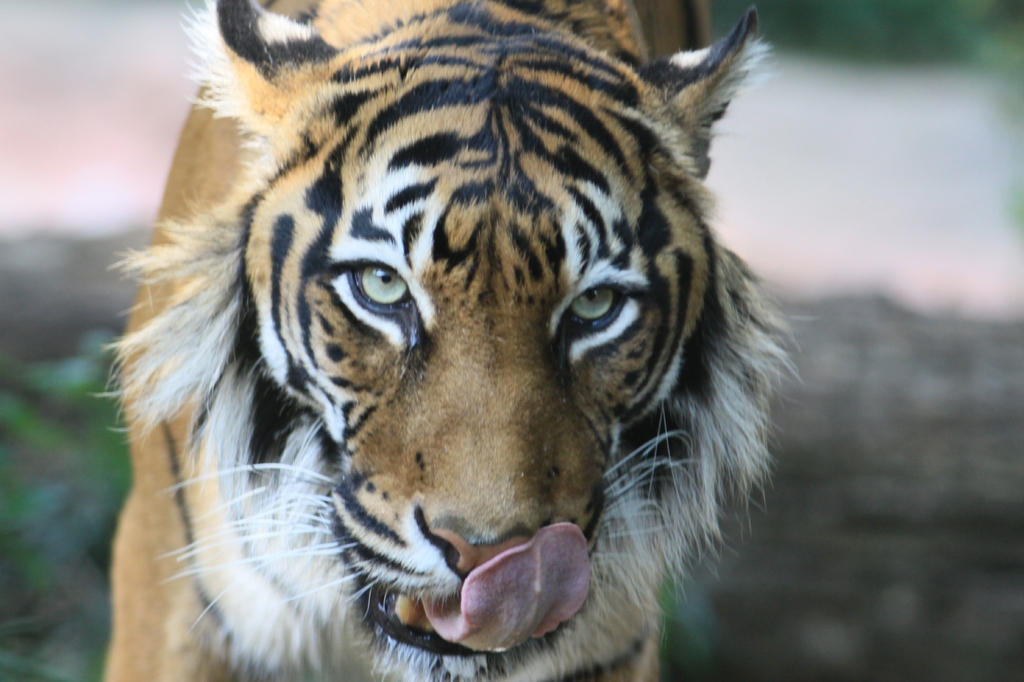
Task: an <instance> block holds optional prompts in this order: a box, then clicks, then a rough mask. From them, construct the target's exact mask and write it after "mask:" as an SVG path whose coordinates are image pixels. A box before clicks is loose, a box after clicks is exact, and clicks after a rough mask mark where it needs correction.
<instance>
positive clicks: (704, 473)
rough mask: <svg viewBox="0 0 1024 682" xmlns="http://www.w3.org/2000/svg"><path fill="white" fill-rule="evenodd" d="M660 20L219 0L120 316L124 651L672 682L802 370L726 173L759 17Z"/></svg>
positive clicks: (217, 675)
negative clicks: (725, 118)
mask: <svg viewBox="0 0 1024 682" xmlns="http://www.w3.org/2000/svg"><path fill="white" fill-rule="evenodd" d="M271 4H273V3H271ZM279 4H281V5H285V4H289V3H285V2H282V3H279ZM295 4H296V3H294V2H293V3H290V5H295ZM307 4H309V3H307ZM274 9H275V10H280V11H282V12H283V11H285V8H283V7H281V8H279V7H276V6H274ZM631 16H632V12H631V8H630V7H629V6H627V5H625V4H623V3H620V2H607V3H606V2H604V0H600V1H598V0H594V1H593V2H591V1H589V0H578V1H576V2H567V1H566V0H540V1H539V2H519V1H517V0H501V1H492V0H472V1H463V0H389V1H386V2H385V1H383V0H381V1H380V2H376V3H374V2H363V3H356V2H352V1H351V0H323V1H322V2H320V3H319V4H315V5H314V6H313V8H312V10H310V11H308V12H306V13H304V14H302V15H301V16H297V17H296V18H295V19H290V18H286V17H285V16H284V15H283V14H276V13H271V12H269V11H267V10H266V9H263V8H261V7H260V6H259V5H257V4H255V3H253V2H251V1H250V0H220V1H219V2H210V3H209V4H208V5H207V7H206V8H205V9H203V10H200V11H199V12H198V13H197V15H196V16H195V17H194V20H193V22H192V25H191V32H192V35H193V38H194V41H195V43H196V48H197V52H198V54H199V57H200V61H201V67H200V77H201V81H202V89H201V91H200V96H199V105H200V108H199V109H197V110H196V112H194V113H193V118H192V119H191V120H190V123H189V126H188V127H187V128H186V132H185V134H184V135H183V140H182V144H181V147H180V149H179V152H178V159H177V160H176V162H175V169H176V170H175V171H172V177H171V181H170V184H169V188H168V197H172V198H171V199H168V202H170V203H165V211H164V220H163V222H162V223H161V224H160V226H159V233H158V234H159V236H158V238H157V239H156V240H155V242H154V245H153V246H152V247H151V248H150V249H149V250H147V251H145V252H143V253H140V254H137V255H136V256H135V257H133V259H132V260H131V268H133V270H134V271H135V272H136V273H137V274H138V275H139V277H140V279H141V280H142V282H143V286H144V289H143V292H142V293H141V294H140V298H139V301H140V305H139V309H138V310H137V311H136V312H135V314H134V316H133V320H132V323H131V325H130V331H129V333H128V334H127V335H126V336H125V337H124V338H123V340H122V341H121V342H120V344H119V352H120V359H121V370H120V382H121V387H122V393H123V400H124V406H125V412H126V415H127V418H128V421H129V423H130V428H131V434H132V441H133V457H134V463H135V468H136V469H135V470H136V483H135V489H134V491H133V494H132V497H131V499H130V500H129V503H128V506H127V507H126V510H125V513H124V515H123V517H122V522H121V527H120V529H119V534H118V538H117V543H116V547H115V561H114V602H115V621H114V638H113V642H112V645H111V650H110V657H109V661H108V666H107V679H108V680H111V681H114V682H118V681H120V680H140V679H146V680H185V679H188V680H204V681H205V680H267V679H274V680H291V679H295V680H299V679H310V677H311V676H312V677H314V678H316V679H353V678H352V677H351V675H354V673H352V670H353V666H356V665H357V664H358V665H362V666H364V667H369V668H372V669H374V670H375V671H376V674H377V675H384V676H390V678H393V679H406V680H437V681H441V680H535V681H540V680H552V681H554V680H562V679H566V680H568V679H572V680H584V679H586V680H589V679H594V680H596V679H601V680H656V679H657V676H658V671H657V645H658V641H659V620H660V613H659V610H658V604H657V594H658V588H659V585H660V583H661V582H662V580H663V578H664V577H665V575H666V574H667V573H668V572H670V571H678V570H682V568H683V567H684V565H685V561H686V559H687V558H688V557H689V556H690V555H691V554H692V553H693V552H694V551H696V550H699V549H700V548H701V547H702V546H704V545H706V544H707V543H709V542H713V541H715V539H716V538H717V533H718V515H719V512H720V509H721V506H722V504H723V502H724V501H725V500H727V499H728V498H729V497H731V496H738V497H740V498H742V497H743V496H745V495H746V494H747V492H748V491H749V489H750V487H751V486H752V485H755V484H757V483H758V482H759V481H760V480H761V479H762V478H763V476H764V475H765V472H766V470H767V467H768V457H767V452H766V448H765V440H766V433H767V427H768V416H767V407H768V402H769V398H770V395H771V392H772V388H773V385H774V383H775V379H776V377H777V374H778V373H779V371H780V368H782V367H783V366H784V365H785V362H786V361H785V356H784V352H783V350H782V347H781V344H780V337H781V336H782V334H783V329H782V323H781V322H780V320H779V318H778V316H777V313H776V311H775V309H774V307H773V305H772V304H771V302H770V301H769V300H767V299H766V297H765V296H764V295H763V293H762V292H761V290H760V287H759V284H758V283H757V281H756V280H755V279H754V278H753V276H752V275H751V274H750V273H749V271H748V270H747V269H746V267H745V266H744V265H743V263H742V262H741V261H740V260H739V259H737V258H736V256H734V255H733V254H732V253H731V252H730V251H728V250H726V249H725V248H723V247H722V246H721V245H720V244H719V242H718V240H717V238H716V237H715V235H714V233H713V232H712V230H711V228H710V227H709V224H708V220H709V216H710V215H711V213H712V199H711V197H710V195H709V193H708V191H707V190H706V188H705V187H704V185H703V178H704V177H705V175H706V173H707V170H708V167H709V163H710V162H709V157H708V151H709V147H710V142H711V136H712V127H713V125H714V123H715V122H717V121H718V119H719V118H721V116H722V115H723V113H724V112H725V109H726V107H727V105H728V103H729V101H730V99H731V98H732V96H733V95H734V94H735V92H736V91H737V89H738V88H739V87H740V86H741V85H742V83H743V82H744V80H745V79H746V78H747V77H748V75H749V74H750V73H751V71H752V69H753V68H754V65H755V64H756V62H757V61H758V60H759V58H760V57H761V56H762V54H763V52H764V47H763V45H762V44H761V43H760V42H758V40H757V39H756V34H757V15H756V13H755V12H754V11H753V10H751V11H749V12H748V13H747V14H746V15H745V16H744V17H743V18H742V19H741V21H740V22H739V23H738V24H737V26H736V28H735V29H734V30H733V32H732V33H731V34H730V35H729V36H728V37H726V38H725V39H723V40H722V41H721V42H719V43H718V44H716V45H714V46H712V47H711V48H708V49H705V50H701V51H695V52H682V53H679V54H677V55H675V56H673V57H670V58H666V59H662V60H658V61H654V62H651V63H647V64H642V61H643V59H642V50H643V48H642V47H641V46H640V45H639V43H638V42H637V40H636V38H635V37H634V36H635V35H636V33H635V27H633V26H632V24H631V23H630V17H631ZM174 192H178V193H179V194H180V195H181V196H183V197H186V198H185V199H182V200H181V202H179V203H181V206H182V207H179V208H178V209H174V210H172V209H171V208H168V206H172V205H173V202H174V200H173V197H174V196H176V195H175V194H174Z"/></svg>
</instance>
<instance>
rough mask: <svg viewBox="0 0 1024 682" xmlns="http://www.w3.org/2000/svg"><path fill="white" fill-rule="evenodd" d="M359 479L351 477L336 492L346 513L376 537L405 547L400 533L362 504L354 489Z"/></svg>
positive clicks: (339, 485)
mask: <svg viewBox="0 0 1024 682" xmlns="http://www.w3.org/2000/svg"><path fill="white" fill-rule="evenodd" d="M360 480H361V479H359V478H358V477H349V478H347V479H345V480H343V481H342V482H341V483H339V484H338V485H337V486H336V487H335V488H334V491H335V492H336V493H337V494H338V496H339V497H341V500H342V502H343V503H344V505H345V511H346V512H348V514H349V516H350V517H352V519H353V520H354V521H355V522H356V523H358V524H359V525H360V526H362V527H363V528H365V529H366V530H368V531H370V532H371V533H373V534H374V535H377V536H380V537H382V538H384V539H386V540H390V541H391V542H394V543H395V544H396V545H398V546H399V547H405V540H403V539H402V538H400V537H399V536H398V533H396V532H395V531H393V530H391V527H390V526H388V525H387V524H386V523H384V522H383V521H381V520H380V519H378V518H377V517H375V516H373V515H372V514H370V512H368V511H367V510H366V508H365V507H363V505H362V504H360V502H359V499H358V498H357V497H356V495H355V491H354V490H353V489H352V488H353V487H358V484H359V481H360Z"/></svg>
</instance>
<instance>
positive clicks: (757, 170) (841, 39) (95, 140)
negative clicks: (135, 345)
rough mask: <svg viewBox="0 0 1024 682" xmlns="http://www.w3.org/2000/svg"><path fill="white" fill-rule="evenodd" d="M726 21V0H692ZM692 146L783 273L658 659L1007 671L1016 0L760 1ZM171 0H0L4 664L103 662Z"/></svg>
mask: <svg viewBox="0 0 1024 682" xmlns="http://www.w3.org/2000/svg"><path fill="white" fill-rule="evenodd" d="M712 4H713V12H714V32H715V34H716V35H721V34H723V33H724V32H726V31H727V30H728V29H729V27H730V26H731V24H732V23H733V22H734V21H735V20H736V19H737V18H738V17H739V16H740V15H741V13H742V11H743V10H744V9H745V8H746V6H747V5H748V4H749V2H748V0H714V1H713V3H712ZM758 7H759V9H760V10H761V17H762V24H763V32H764V35H765V37H766V38H767V39H768V40H769V41H770V42H771V43H772V44H773V45H774V46H775V48H776V49H775V53H774V57H773V58H772V60H771V63H770V69H769V70H770V75H769V76H768V77H767V78H765V79H763V82H761V83H760V84H759V85H758V86H757V87H756V88H754V89H752V90H751V91H749V92H746V93H744V94H743V95H742V96H741V97H740V98H739V99H738V100H737V101H736V102H735V103H734V104H733V106H732V107H731V108H730V111H729V115H728V116H727V117H726V119H725V120H724V121H723V123H722V126H721V128H720V135H719V137H718V139H717V141H716V143H715V146H714V147H713V149H712V155H713V166H712V171H711V175H710V177H709V183H710V184H711V185H712V186H713V188H714V189H715V190H716V191H717V192H718V194H719V196H720V203H719V215H718V220H717V225H718V227H719V229H720V232H721V235H722V238H723V240H724V241H725V242H726V243H727V244H729V245H730V246H732V247H733V248H734V249H735V250H736V251H738V252H739V253H740V255H742V256H743V257H744V258H746V259H747V260H748V261H749V262H750V263H751V264H752V266H753V267H754V269H755V270H756V271H757V272H759V273H760V274H762V275H763V276H764V277H765V279H766V280H767V282H768V283H769V285H770V286H771V287H772V288H773V289H774V290H775V291H776V292H777V294H778V295H779V297H780V299H781V300H782V301H783V304H784V307H785V309H786V312H787V314H788V316H789V319H790V321H791V324H792V327H793V333H794V350H795V356H794V357H795V363H796V366H797V371H798V375H799V378H798V379H797V378H793V379H789V380H787V382H786V385H785V387H784V390H783V395H782V397H781V398H780V399H779V400H778V401H777V404H776V406H775V412H774V418H775V421H776V423H777V433H776V436H775V438H774V441H773V451H774V453H775V456H776V461H777V464H776V467H775V472H774V475H773V478H772V481H771V483H770V484H768V485H767V486H766V487H765V488H764V490H763V491H761V492H760V493H759V494H758V495H757V496H756V497H755V499H754V500H753V501H752V502H751V503H750V504H749V505H747V506H745V507H742V508H738V509H735V510H733V511H732V512H731V513H730V515H729V517H728V520H727V524H726V533H725V535H726V537H725V542H724V543H723V544H722V545H721V548H720V549H719V550H718V551H716V552H713V553H710V554H709V556H706V557H705V558H704V560H703V561H701V562H700V563H698V564H696V565H695V566H694V567H693V570H692V572H691V575H689V576H687V577H686V578H685V579H683V580H682V581H680V582H679V583H678V584H676V585H673V586H666V590H665V596H664V600H665V604H666V609H667V611H668V613H669V617H668V619H667V622H666V632H665V637H664V646H663V659H664V679H666V680H697V681H720V682H725V681H730V682H731V681H735V682H739V681H746V682H761V681H766V682H767V681H769V680H770V681H779V682H783V681H801V680H807V681H812V680H816V681H831V680H834V681H837V682H839V681H847V680H850V681H861V680H863V681H876V680H879V681H886V680H893V681H897V680H900V681H902V680H922V681H945V680H949V681H963V680H971V681H974V680H979V681H980V680H985V681H987V680H993V681H995V680H999V681H1003V680H1006V681H1010V680H1024V0H761V1H760V2H758ZM184 10H185V5H184V4H183V2H180V1H178V0H135V1H133V2H129V1H128V0H121V1H115V0H0V680H63V681H67V682H73V681H82V682H84V681H87V680H97V679H99V676H100V671H101V668H102V662H103V655H104V646H105V642H106V638H107V634H108V631H109V607H108V599H109V588H108V584H107V577H106V573H107V569H108V566H109V559H110V554H109V545H110V538H111V535H112V532H113V528H114V523H115V520H116V515H117V511H118V509H119V506H120V503H121V500H122V498H123V496H124V494H125V493H126V491H127V489H128V486H129V484H130V470H129V467H128V462H127V453H126V448H125V446H124V442H123V437H122V434H121V433H120V432H118V431H117V424H118V422H117V418H118V414H117V409H116V405H115V404H114V403H113V402H112V401H111V400H108V399H103V398H98V397H96V396H97V394H101V393H102V392H103V391H104V390H105V389H106V387H107V378H108V372H109V357H108V356H107V355H106V352H105V350H104V347H105V344H106V343H107V342H108V341H109V340H110V339H111V338H112V337H113V336H115V335H116V334H117V333H119V331H120V330H121V328H122V327H123V324H124V320H125V316H124V313H125V311H126V310H127V309H128V308H129V307H130V305H131V301H132V297H133V290H134V285H133V284H132V283H131V282H128V281H125V280H123V279H122V278H121V277H120V275H118V274H117V272H116V271H112V270H110V269H109V266H110V265H111V264H112V263H114V262H115V261H116V260H118V254H120V253H123V252H124V251H126V250H127V249H129V248H133V247H140V246H142V245H144V244H145V243H146V242H147V241H148V231H149V228H150V223H151V222H152V220H153V218H154V216H155V214H156V210H157V206H158V203H159V200H160V195H161V191H162V184H163V181H164V178H165V175H166V173H167V170H168V168H169V166H170V159H171V154H172V152H173V148H174V144H175V141H176V136H177V134H178V132H179V130H180V127H181V124H182V123H183V121H184V118H185V115H186V113H187V110H188V106H189V97H190V96H191V94H192V93H193V91H194V85H192V84H191V83H190V82H189V80H188V79H187V77H186V74H187V73H188V71H189V67H188V61H189V54H188V47H187V42H186V40H185V37H184V33H183V31H182V28H181V24H182V19H181V18H182V15H183V12H184Z"/></svg>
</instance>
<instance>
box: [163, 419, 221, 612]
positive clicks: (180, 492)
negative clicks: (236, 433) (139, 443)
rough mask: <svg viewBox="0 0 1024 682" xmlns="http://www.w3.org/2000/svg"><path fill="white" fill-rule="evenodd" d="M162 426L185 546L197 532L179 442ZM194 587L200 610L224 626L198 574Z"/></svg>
mask: <svg viewBox="0 0 1024 682" xmlns="http://www.w3.org/2000/svg"><path fill="white" fill-rule="evenodd" d="M161 426H162V427H163V432H164V440H165V441H166V442H167V455H168V459H169V460H170V468H171V476H172V477H173V479H174V485H175V488H174V504H175V506H176V507H177V508H178V515H179V516H180V517H181V524H182V526H183V527H184V530H185V546H186V547H188V546H190V545H191V544H192V543H193V542H195V532H194V531H193V529H192V515H191V514H189V512H188V501H187V500H186V499H185V487H184V486H183V485H182V484H181V483H182V481H181V462H180V460H179V459H178V443H177V442H176V441H175V439H174V435H173V434H172V433H171V427H170V426H168V425H167V423H166V422H164V423H163V424H161ZM189 567H190V568H195V559H189ZM192 588H193V589H194V590H195V591H196V597H197V598H198V599H199V605H200V606H202V607H203V608H202V610H201V611H200V612H201V613H202V612H205V613H206V614H207V615H209V616H211V617H212V618H213V619H214V620H215V621H217V626H218V627H223V625H224V617H223V616H222V615H221V613H220V609H218V608H217V606H216V605H215V604H214V603H213V600H212V599H210V596H209V595H208V594H206V590H204V589H203V586H202V585H201V584H200V582H199V577H198V576H193V578H192Z"/></svg>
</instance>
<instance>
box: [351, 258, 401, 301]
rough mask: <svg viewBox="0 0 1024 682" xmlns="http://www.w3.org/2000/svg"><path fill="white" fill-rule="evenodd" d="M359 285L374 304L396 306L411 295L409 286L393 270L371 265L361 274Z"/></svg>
mask: <svg viewBox="0 0 1024 682" xmlns="http://www.w3.org/2000/svg"><path fill="white" fill-rule="evenodd" d="M359 284H360V285H362V289H363V292H364V293H365V294H366V296H367V298H369V299H370V300H371V301H373V302H374V303H379V304H380V305H394V304H395V303H399V302H401V301H402V300H403V299H404V298H405V296H406V294H408V293H409V285H408V284H406V283H405V280H404V279H402V278H401V277H399V276H398V273H397V272H395V271H394V270H392V269H391V268H386V267H384V266H382V265H371V266H369V267H367V268H363V270H362V272H360V273H359Z"/></svg>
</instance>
